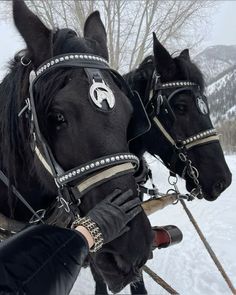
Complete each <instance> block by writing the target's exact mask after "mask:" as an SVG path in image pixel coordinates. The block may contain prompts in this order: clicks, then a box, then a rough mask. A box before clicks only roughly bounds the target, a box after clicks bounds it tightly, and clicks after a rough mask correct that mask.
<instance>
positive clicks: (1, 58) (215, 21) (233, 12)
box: [0, 0, 236, 71]
mask: <svg viewBox="0 0 236 295" xmlns="http://www.w3.org/2000/svg"><path fill="white" fill-rule="evenodd" d="M1 1H2V0H0V8H1ZM163 1H164V0H163ZM216 1H217V0H216ZM217 3H218V8H217V9H215V10H214V12H213V15H212V17H211V21H210V23H209V28H208V30H207V31H208V32H207V33H206V36H205V41H204V42H203V44H202V49H204V48H206V47H207V46H211V45H218V44H225V45H231V44H236V1H217ZM22 48H24V43H23V42H22V40H21V38H20V37H19V35H18V33H17V32H16V30H15V29H14V26H13V22H8V23H5V22H2V21H1V22H0V71H1V70H4V69H5V68H6V65H7V61H8V60H9V59H10V58H12V57H13V56H14V54H15V53H16V52H17V51H18V50H20V49H22Z"/></svg>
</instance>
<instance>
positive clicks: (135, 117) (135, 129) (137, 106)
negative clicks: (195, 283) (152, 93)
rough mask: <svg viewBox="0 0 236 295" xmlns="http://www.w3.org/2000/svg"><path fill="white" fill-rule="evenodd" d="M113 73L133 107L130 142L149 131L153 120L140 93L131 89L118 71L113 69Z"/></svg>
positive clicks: (128, 138) (129, 130) (128, 132)
mask: <svg viewBox="0 0 236 295" xmlns="http://www.w3.org/2000/svg"><path fill="white" fill-rule="evenodd" d="M111 73H112V76H113V79H114V81H115V83H116V84H117V85H118V87H119V88H120V89H121V91H122V92H124V93H125V95H126V96H127V97H128V98H129V100H130V102H131V104H132V107H133V114H132V118H131V120H130V122H129V126H128V131H127V140H128V142H130V141H132V140H134V139H136V138H138V137H139V136H142V135H143V134H145V133H146V132H148V131H149V130H150V128H151V122H150V120H149V116H148V114H147V112H146V109H145V107H144V105H143V102H142V100H141V98H140V95H139V93H138V92H137V91H133V90H131V88H130V87H129V85H128V84H127V83H126V81H125V80H124V78H123V77H122V76H120V74H118V73H117V72H116V71H114V70H112V72H111Z"/></svg>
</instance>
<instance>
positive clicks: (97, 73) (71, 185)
mask: <svg viewBox="0 0 236 295" xmlns="http://www.w3.org/2000/svg"><path fill="white" fill-rule="evenodd" d="M24 66H25V65H24ZM62 68H64V69H65V68H70V69H72V68H73V69H74V68H81V69H84V71H85V74H86V75H87V77H88V80H89V83H90V90H91V89H93V90H94V91H95V90H96V89H97V91H100V92H101V91H103V92H105V96H106V95H113V94H112V91H111V89H110V88H109V85H108V83H106V80H105V79H104V77H103V75H102V73H101V70H105V71H107V72H109V73H110V74H111V76H112V78H113V80H114V82H115V83H117V84H119V85H118V86H119V87H120V88H122V90H124V91H125V92H126V95H127V96H129V99H130V101H131V103H135V102H137V97H136V96H135V95H134V94H133V92H132V91H131V89H130V88H129V86H128V85H127V84H126V82H125V81H124V79H123V77H122V76H120V75H119V74H118V73H117V72H116V71H114V70H113V69H111V68H110V67H109V65H108V62H107V61H106V60H105V59H104V58H102V57H99V56H96V55H93V54H80V53H78V54H77V53H71V54H69V53H68V54H63V55H59V56H55V57H53V58H51V59H49V60H47V61H45V62H44V63H43V64H42V65H41V66H40V67H39V68H38V69H37V70H36V71H31V72H30V75H29V97H28V98H27V99H26V105H25V106H24V107H23V108H22V110H21V111H20V113H19V116H22V114H24V113H25V112H26V116H25V117H26V118H27V119H28V121H29V129H30V138H31V149H32V151H33V152H34V153H35V155H36V157H37V158H38V160H39V161H40V163H41V164H42V166H43V167H44V169H45V170H46V171H47V172H48V173H49V174H50V175H51V177H52V178H53V180H54V183H55V185H56V188H57V195H58V196H57V199H56V201H55V202H54V204H53V205H52V206H51V207H50V208H47V209H40V210H38V211H37V212H35V211H34V210H33V208H32V207H31V206H30V205H29V204H28V203H27V201H26V200H25V199H24V198H23V196H22V195H21V194H20V193H19V192H18V191H17V190H16V189H15V191H14V194H15V195H16V196H17V197H18V198H19V199H20V200H21V202H23V203H24V205H26V206H27V207H28V209H29V210H30V211H31V212H32V213H33V217H32V218H31V220H30V222H31V223H37V222H39V221H41V222H44V221H45V220H46V221H45V222H47V223H49V224H57V225H58V224H59V225H61V226H67V225H68V224H70V223H71V222H72V221H73V220H74V218H75V216H78V214H79V211H80V209H79V205H80V203H81V199H82V197H83V196H84V195H85V194H86V193H88V192H89V191H91V190H92V189H94V188H96V187H97V186H98V185H100V184H102V183H105V182H108V181H109V180H111V179H114V178H116V177H118V176H121V175H125V174H129V173H134V172H135V171H136V170H138V167H139V159H138V158H137V157H136V156H135V155H134V154H131V153H129V152H125V153H116V154H109V155H105V156H103V157H99V158H96V159H93V160H91V161H89V162H87V163H84V164H82V165H80V166H77V167H74V168H72V169H70V170H68V171H64V169H63V168H62V167H61V165H60V164H59V163H58V162H57V160H56V159H55V157H54V155H53V153H52V151H51V148H50V146H49V144H48V143H47V141H46V139H45V138H44V137H43V135H42V133H41V130H40V127H39V123H38V114H37V112H36V107H35V94H36V91H37V87H35V86H36V84H37V83H38V81H39V80H41V79H42V78H43V77H45V76H47V75H49V74H50V73H51V72H52V71H55V70H57V69H62ZM102 94H103V95H104V93H102ZM91 95H92V94H91V91H90V97H91ZM94 96H95V95H94ZM93 99H96V97H93ZM141 108H143V110H144V107H143V106H142V105H141ZM144 112H145V110H144ZM145 114H146V113H145ZM146 120H147V123H146V125H145V126H146V127H147V125H148V127H149V125H150V122H149V120H148V118H147V119H146ZM135 125H136V124H134V126H135ZM146 131H147V130H138V132H134V133H133V134H132V132H131V133H130V136H131V138H130V140H132V136H133V137H134V138H135V137H136V136H138V135H137V133H140V132H141V133H143V132H146ZM2 174H3V175H2V177H1V180H2V181H3V182H4V183H5V184H6V185H7V186H9V181H8V179H7V177H6V176H5V175H4V173H2ZM62 208H63V209H64V210H61V209H62ZM55 209H56V210H55ZM51 212H53V213H52V214H51ZM55 212H56V213H55ZM46 217H48V218H46Z"/></svg>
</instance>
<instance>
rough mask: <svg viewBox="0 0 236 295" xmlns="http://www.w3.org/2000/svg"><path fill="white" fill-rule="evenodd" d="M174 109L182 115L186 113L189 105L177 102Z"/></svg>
mask: <svg viewBox="0 0 236 295" xmlns="http://www.w3.org/2000/svg"><path fill="white" fill-rule="evenodd" d="M174 109H175V111H176V112H178V113H179V114H181V115H184V114H185V113H186V112H187V106H186V105H185V104H176V105H175V106H174Z"/></svg>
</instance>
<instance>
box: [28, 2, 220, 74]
mask: <svg viewBox="0 0 236 295" xmlns="http://www.w3.org/2000/svg"><path fill="white" fill-rule="evenodd" d="M26 2H27V4H28V5H29V6H30V7H31V8H32V9H33V10H34V11H35V13H37V14H38V15H39V16H40V18H41V19H42V20H43V21H44V22H45V24H47V25H48V26H49V27H51V28H55V27H58V26H60V27H61V26H65V27H71V28H73V29H74V30H75V31H77V33H79V34H81V33H82V30H83V25H84V22H85V20H86V17H87V16H88V15H89V14H90V13H91V12H92V11H94V10H96V9H97V10H99V11H100V13H101V16H102V18H103V20H104V23H105V27H106V30H107V37H108V38H107V40H108V48H109V53H110V64H111V66H112V67H113V68H115V69H117V70H118V69H119V70H121V71H124V70H131V69H132V68H135V67H136V66H137V65H138V64H140V62H141V61H142V59H143V58H144V56H145V55H147V54H150V53H151V52H152V34H151V33H152V32H153V31H155V32H156V34H157V37H158V38H159V40H160V41H161V42H162V43H163V44H164V45H165V46H167V47H168V49H169V50H172V51H174V50H176V49H183V47H192V46H195V45H196V44H199V42H200V41H201V40H202V39H203V37H204V34H203V32H204V30H205V29H206V27H207V24H208V20H209V15H210V11H211V9H214V7H215V6H216V1H212V0H206V1H201V0H188V1H187V0H186V1H182V0H165V1H163V0H137V1H129V0H101V1H93V0H87V1H79V0H27V1H26ZM203 29H204V30H203Z"/></svg>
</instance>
